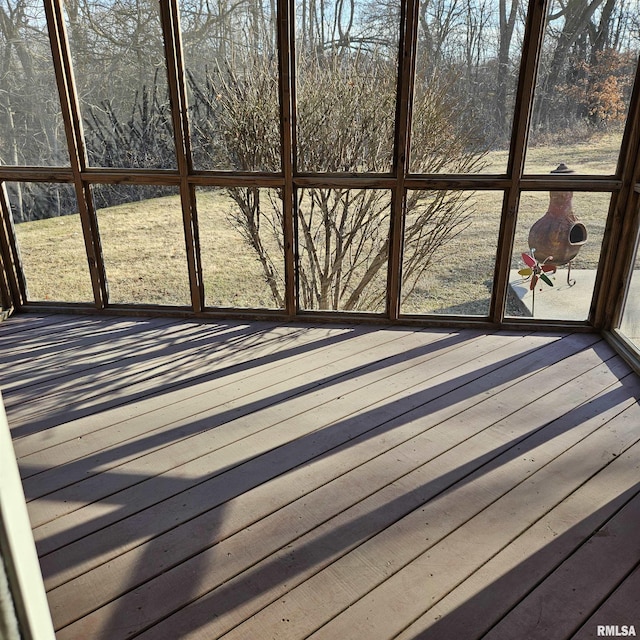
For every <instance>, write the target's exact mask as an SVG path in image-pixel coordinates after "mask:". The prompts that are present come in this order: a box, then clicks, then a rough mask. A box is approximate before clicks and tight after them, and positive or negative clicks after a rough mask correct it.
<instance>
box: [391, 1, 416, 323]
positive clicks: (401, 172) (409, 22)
mask: <svg viewBox="0 0 640 640" xmlns="http://www.w3.org/2000/svg"><path fill="white" fill-rule="evenodd" d="M418 4H419V3H418V0H406V2H403V3H402V4H401V17H400V43H399V45H400V46H399V53H398V56H399V59H398V94H397V96H398V97H397V104H396V125H395V136H396V138H395V143H394V158H393V173H394V176H395V184H394V187H393V190H392V196H391V225H390V228H389V257H388V275H387V314H388V316H389V319H390V320H397V319H398V316H399V315H400V295H401V289H402V282H401V280H402V248H403V240H404V238H403V236H404V219H405V215H406V189H405V178H406V175H407V173H408V171H409V160H410V158H409V149H410V145H411V104H412V98H413V77H414V74H415V63H416V41H417V33H418Z"/></svg>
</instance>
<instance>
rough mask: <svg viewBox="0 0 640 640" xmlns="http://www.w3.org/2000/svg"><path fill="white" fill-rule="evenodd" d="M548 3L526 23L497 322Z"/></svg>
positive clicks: (495, 299)
mask: <svg viewBox="0 0 640 640" xmlns="http://www.w3.org/2000/svg"><path fill="white" fill-rule="evenodd" d="M546 7H547V2H546V0H533V1H532V2H530V3H529V8H528V13H527V21H526V25H525V33H524V42H523V55H522V61H521V66H520V77H519V79H518V88H517V92H516V100H515V108H514V119H513V130H512V132H511V145H510V149H509V160H508V163H507V175H508V178H509V180H510V185H509V186H508V188H506V190H505V197H504V203H503V207H502V217H501V221H500V230H499V232H498V245H497V253H496V266H495V271H494V276H493V290H492V296H491V305H490V311H489V314H490V317H491V318H492V319H493V320H494V321H495V322H499V321H501V320H502V319H503V318H504V312H505V308H506V299H507V287H508V282H509V268H510V264H511V253H512V250H513V239H514V237H515V231H516V217H517V211H518V206H519V203H520V190H521V184H520V180H521V178H522V174H523V171H524V161H525V153H526V147H527V139H528V135H529V122H530V120H531V111H532V109H533V91H534V86H535V81H536V72H537V68H538V61H539V57H540V48H541V46H542V39H543V35H544V25H545V15H546V13H545V12H546Z"/></svg>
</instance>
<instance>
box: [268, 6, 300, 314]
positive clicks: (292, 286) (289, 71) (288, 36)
mask: <svg viewBox="0 0 640 640" xmlns="http://www.w3.org/2000/svg"><path fill="white" fill-rule="evenodd" d="M271 6H272V7H273V6H274V4H272V5H271ZM275 6H276V12H277V15H276V16H274V17H275V18H276V20H277V21H276V38H277V42H278V100H279V110H280V154H281V170H282V176H283V178H284V183H283V185H282V209H283V210H282V219H283V228H282V233H283V236H284V242H283V245H284V256H283V257H284V275H285V290H284V308H285V311H286V313H287V314H288V315H290V316H294V315H295V314H296V312H297V311H298V294H297V277H296V270H297V264H296V254H297V250H296V248H295V247H296V220H295V217H296V215H297V210H296V204H295V203H296V190H295V187H294V183H293V176H294V173H295V167H296V156H295V149H294V147H295V142H294V140H295V130H296V99H295V95H296V91H295V82H296V80H295V33H294V29H293V23H294V20H293V19H292V17H293V16H294V15H295V10H296V9H295V3H294V2H293V0H278V2H277V4H276V5H275Z"/></svg>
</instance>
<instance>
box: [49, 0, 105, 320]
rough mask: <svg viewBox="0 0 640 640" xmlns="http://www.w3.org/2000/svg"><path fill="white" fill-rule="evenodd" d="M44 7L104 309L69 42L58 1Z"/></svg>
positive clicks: (99, 303) (96, 289)
mask: <svg viewBox="0 0 640 640" xmlns="http://www.w3.org/2000/svg"><path fill="white" fill-rule="evenodd" d="M44 7H45V12H46V16H47V24H48V27H49V39H50V42H51V53H52V56H53V66H54V70H55V75H56V82H57V85H58V93H59V96H60V106H61V109H62V119H63V122H64V128H65V133H66V136H67V148H68V150H69V160H70V163H71V170H72V172H73V184H74V186H75V189H76V198H77V201H78V212H79V214H80V221H81V224H82V233H83V236H84V243H85V249H86V252H87V261H88V263H89V273H90V276H91V285H92V287H93V296H94V300H95V305H96V307H97V308H98V309H104V308H105V306H106V305H107V303H108V290H107V279H106V274H105V268H104V260H103V256H102V245H101V242H100V234H99V232H98V220H97V217H96V212H95V207H94V206H93V198H92V196H91V191H90V187H89V184H88V183H87V182H85V181H84V180H83V178H82V172H83V171H84V170H85V169H86V167H87V156H86V150H85V147H84V135H83V131H82V122H81V118H80V107H79V103H78V95H77V92H76V89H75V82H74V77H73V70H72V65H71V54H70V51H69V42H68V39H67V34H66V29H65V25H64V18H63V15H62V7H61V5H60V1H59V0H44Z"/></svg>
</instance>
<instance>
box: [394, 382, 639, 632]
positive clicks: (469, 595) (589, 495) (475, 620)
mask: <svg viewBox="0 0 640 640" xmlns="http://www.w3.org/2000/svg"><path fill="white" fill-rule="evenodd" d="M621 395H623V394H621ZM621 406H622V405H618V407H619V408H621ZM611 410H612V411H615V410H616V407H614V406H613V405H612V407H611ZM637 411H638V408H637V406H636V407H633V406H631V407H629V409H626V410H624V409H623V411H622V412H621V413H620V414H619V415H618V416H616V417H613V418H612V420H611V427H615V425H616V423H617V422H618V421H620V420H622V421H624V420H625V418H626V416H630V418H631V420H633V419H637V416H636V414H637ZM607 413H609V412H607ZM638 453H640V446H639V445H638V444H635V445H633V446H632V447H631V448H629V449H628V450H627V451H626V452H625V453H624V454H623V455H621V456H619V457H617V458H616V459H614V460H613V461H612V462H611V464H609V465H608V466H607V467H605V468H604V469H603V470H602V471H600V473H598V474H597V475H596V476H594V478H593V479H591V480H589V482H587V483H585V484H583V485H582V486H581V487H580V488H579V489H577V490H576V491H575V492H574V493H572V494H571V495H570V496H568V497H567V498H566V499H565V500H563V501H562V502H561V503H560V504H559V505H558V506H556V507H554V508H553V509H552V510H551V511H550V512H549V513H547V514H545V515H544V516H543V517H542V518H540V519H539V520H537V521H536V522H535V523H534V524H533V525H532V526H531V527H530V528H529V529H527V530H526V531H525V532H524V533H523V534H522V535H520V536H518V537H517V538H516V539H515V540H514V541H513V542H511V543H510V544H509V545H507V546H505V547H504V548H503V549H502V550H501V551H500V552H499V553H498V554H496V555H495V556H494V557H493V558H491V560H489V562H487V563H486V564H485V565H483V566H482V567H480V568H479V569H477V570H476V571H474V572H473V573H471V575H470V576H469V577H468V578H467V579H465V580H464V581H462V582H461V583H460V584H459V585H458V586H456V588H455V589H454V590H453V591H452V592H450V593H449V594H447V595H446V596H445V597H444V598H441V599H440V600H439V601H437V602H436V603H435V604H434V606H433V607H431V608H430V609H429V610H428V611H427V612H426V613H425V614H423V615H422V616H421V617H420V618H419V619H418V620H416V622H414V623H412V624H411V625H410V626H408V627H407V629H406V630H405V631H404V632H403V633H401V634H400V635H399V636H398V640H415V638H421V637H425V636H428V638H429V639H430V640H449V638H451V637H463V638H466V639H468V640H478V639H479V638H481V637H483V636H484V634H485V633H486V632H487V631H488V630H489V629H490V628H491V627H492V626H494V625H495V624H497V623H498V622H499V621H500V619H501V618H502V617H503V616H504V615H506V614H507V613H508V612H509V611H510V610H511V609H512V608H513V607H515V606H516V605H517V604H518V602H520V601H524V600H525V599H526V597H527V594H528V592H529V591H530V589H531V586H532V585H536V584H538V583H540V582H542V581H543V580H544V579H545V577H546V576H548V575H549V574H551V573H552V572H553V571H554V569H555V568H556V567H557V566H558V564H559V563H561V562H562V560H563V559H564V558H565V557H568V556H569V555H571V554H572V553H574V552H575V550H576V549H577V548H579V547H580V545H581V544H582V543H583V542H584V540H585V539H587V538H588V537H589V536H590V535H591V533H592V532H593V531H595V530H597V529H598V528H599V527H601V526H602V525H603V524H604V523H605V522H606V521H607V520H608V519H609V518H611V517H612V516H613V515H614V514H615V513H616V511H618V509H620V508H621V507H622V506H623V505H624V504H625V503H626V501H627V500H628V499H629V498H630V497H632V496H633V495H635V494H636V493H637V492H638V487H637V475H636V474H635V473H634V472H633V469H632V467H633V465H632V464H630V462H632V461H633V459H634V458H637V456H638Z"/></svg>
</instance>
